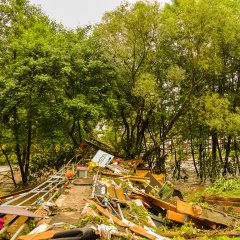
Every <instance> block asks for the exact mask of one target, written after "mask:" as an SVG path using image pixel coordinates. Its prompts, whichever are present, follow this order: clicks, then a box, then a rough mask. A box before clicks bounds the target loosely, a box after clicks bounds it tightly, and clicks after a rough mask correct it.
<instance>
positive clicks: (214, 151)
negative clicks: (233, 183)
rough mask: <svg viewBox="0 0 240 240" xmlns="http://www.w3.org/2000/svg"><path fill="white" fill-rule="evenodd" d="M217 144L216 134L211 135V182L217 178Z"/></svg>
mask: <svg viewBox="0 0 240 240" xmlns="http://www.w3.org/2000/svg"><path fill="white" fill-rule="evenodd" d="M217 142H218V138H217V133H213V134H212V166H211V173H209V174H210V177H211V180H212V181H214V180H215V179H216V177H217V172H216V169H217Z"/></svg>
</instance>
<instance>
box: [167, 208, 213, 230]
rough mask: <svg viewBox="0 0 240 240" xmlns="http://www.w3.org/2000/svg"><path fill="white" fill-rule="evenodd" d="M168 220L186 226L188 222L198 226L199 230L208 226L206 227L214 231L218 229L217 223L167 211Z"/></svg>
mask: <svg viewBox="0 0 240 240" xmlns="http://www.w3.org/2000/svg"><path fill="white" fill-rule="evenodd" d="M166 218H167V219H168V220H171V221H174V222H178V223H182V224H184V223H186V222H192V223H194V224H195V226H197V227H199V228H202V226H206V227H209V228H212V229H216V227H217V226H216V224H215V223H212V222H209V221H207V220H201V219H197V218H192V217H191V216H189V215H186V214H183V213H178V212H175V211H171V210H168V211H167V215H166Z"/></svg>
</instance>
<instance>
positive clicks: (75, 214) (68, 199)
mask: <svg viewBox="0 0 240 240" xmlns="http://www.w3.org/2000/svg"><path fill="white" fill-rule="evenodd" d="M83 181H84V182H85V181H87V182H88V183H90V182H91V181H92V178H91V177H90V178H88V179H85V180H80V179H79V180H76V181H75V184H77V185H75V184H74V183H69V185H68V186H67V187H66V189H65V191H64V193H62V194H61V195H60V197H59V198H58V199H57V201H56V205H57V207H58V214H57V215H55V216H53V217H52V218H51V221H50V223H51V224H52V223H59V222H66V223H69V224H78V222H79V219H80V218H81V211H82V208H83V207H84V205H85V203H86V202H85V201H84V198H87V197H90V196H91V191H92V186H91V185H80V184H81V183H84V182H83Z"/></svg>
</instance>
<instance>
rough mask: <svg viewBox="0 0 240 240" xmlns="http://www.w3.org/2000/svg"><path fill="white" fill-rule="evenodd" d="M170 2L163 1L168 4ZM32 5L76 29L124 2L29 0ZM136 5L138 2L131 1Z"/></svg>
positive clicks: (97, 20)
mask: <svg viewBox="0 0 240 240" xmlns="http://www.w3.org/2000/svg"><path fill="white" fill-rule="evenodd" d="M166 1H169V0H163V1H161V2H166ZM29 2H30V3H31V4H36V5H39V6H40V7H41V9H42V11H43V12H44V13H45V14H46V15H47V16H49V17H50V19H52V20H55V21H56V22H57V23H62V24H63V25H64V26H65V27H68V28H72V29H75V28H77V27H78V26H80V27H82V26H84V25H88V24H95V23H98V22H100V21H101V18H102V16H103V14H104V13H105V12H106V11H112V10H114V9H116V8H117V6H119V5H120V4H121V3H122V0H29ZM129 2H131V3H134V2H136V0H129Z"/></svg>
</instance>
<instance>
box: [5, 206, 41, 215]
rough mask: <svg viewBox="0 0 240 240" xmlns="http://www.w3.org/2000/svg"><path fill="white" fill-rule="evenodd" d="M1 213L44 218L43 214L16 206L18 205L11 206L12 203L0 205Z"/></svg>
mask: <svg viewBox="0 0 240 240" xmlns="http://www.w3.org/2000/svg"><path fill="white" fill-rule="evenodd" d="M0 213H3V214H12V215H18V216H26V217H32V218H44V217H43V216H42V215H39V214H36V213H33V212H31V211H28V210H26V209H25V208H23V207H16V206H10V205H6V206H0Z"/></svg>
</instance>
